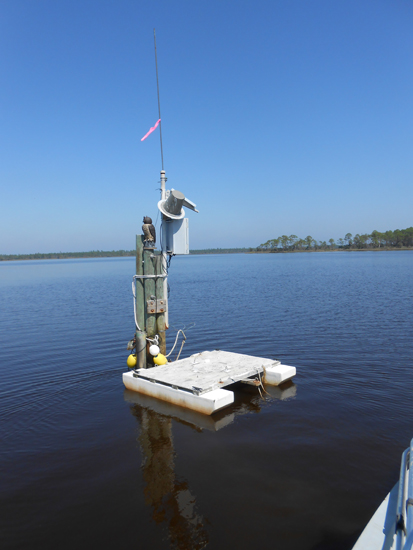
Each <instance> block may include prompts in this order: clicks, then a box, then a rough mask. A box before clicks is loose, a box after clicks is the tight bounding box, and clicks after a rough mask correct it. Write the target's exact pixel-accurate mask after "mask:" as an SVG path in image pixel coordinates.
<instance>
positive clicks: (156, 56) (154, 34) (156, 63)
mask: <svg viewBox="0 0 413 550" xmlns="http://www.w3.org/2000/svg"><path fill="white" fill-rule="evenodd" d="M153 41H154V44H155V66H156V88H157V90H158V113H159V120H160V122H159V136H160V138H161V161H162V170H163V149H162V119H161V100H160V98H159V77H158V55H157V52H156V33H155V29H153ZM162 198H164V197H162Z"/></svg>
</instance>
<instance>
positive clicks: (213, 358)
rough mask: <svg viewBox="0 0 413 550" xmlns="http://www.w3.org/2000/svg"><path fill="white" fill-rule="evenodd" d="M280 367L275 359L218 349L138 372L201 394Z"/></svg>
mask: <svg viewBox="0 0 413 550" xmlns="http://www.w3.org/2000/svg"><path fill="white" fill-rule="evenodd" d="M278 364H279V361H275V360H274V359H263V358H261V357H253V356H251V355H243V354H240V353H232V352H228V351H220V350H215V351H204V352H202V353H197V354H195V355H192V356H191V357H188V358H186V359H180V360H179V361H176V362H174V363H168V364H167V365H162V366H160V367H154V368H152V369H140V370H138V371H136V372H137V374H138V375H139V378H143V379H146V380H150V381H152V382H156V383H158V384H164V385H167V386H171V387H172V388H176V389H181V390H185V391H188V392H191V393H193V394H195V395H202V394H204V393H206V392H209V391H212V390H215V389H217V388H222V387H224V386H228V385H230V384H233V383H234V382H238V381H239V380H243V379H245V378H249V377H251V376H254V375H256V374H258V373H262V372H264V368H267V367H273V366H276V365H278Z"/></svg>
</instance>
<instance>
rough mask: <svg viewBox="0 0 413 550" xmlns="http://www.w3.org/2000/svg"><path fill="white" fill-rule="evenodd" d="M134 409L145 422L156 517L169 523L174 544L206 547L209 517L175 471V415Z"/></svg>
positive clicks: (146, 466) (146, 473)
mask: <svg viewBox="0 0 413 550" xmlns="http://www.w3.org/2000/svg"><path fill="white" fill-rule="evenodd" d="M131 393H134V392H131ZM139 397H142V396H140V395H139ZM131 411H132V414H133V415H134V416H135V417H136V418H137V419H138V420H139V423H140V425H141V431H140V436H139V443H140V446H141V450H142V457H143V458H142V471H143V480H144V483H145V488H144V496H145V503H146V505H147V506H149V507H150V508H152V511H153V512H152V519H153V520H154V521H155V522H156V523H157V524H158V525H164V526H166V527H167V529H168V535H169V540H170V544H171V547H172V548H176V549H178V550H188V549H194V550H201V549H202V548H205V546H206V545H207V544H208V540H209V539H208V533H207V532H206V529H205V527H204V524H205V520H204V518H203V517H202V516H201V515H200V514H199V513H198V512H197V509H196V499H195V497H194V495H192V493H191V491H190V490H189V487H188V482H187V481H185V480H179V479H177V477H176V475H175V464H174V455H175V451H174V447H173V439H172V419H171V418H169V417H167V416H165V415H162V414H159V413H157V412H155V411H153V410H151V409H149V408H145V407H143V406H141V405H134V406H133V407H132V408H131Z"/></svg>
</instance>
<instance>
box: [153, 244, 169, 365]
mask: <svg viewBox="0 0 413 550" xmlns="http://www.w3.org/2000/svg"><path fill="white" fill-rule="evenodd" d="M155 260H156V261H155V273H156V274H157V275H161V277H158V278H157V279H156V283H155V294H156V298H157V300H160V301H164V302H165V308H162V307H158V312H157V314H156V328H157V332H158V335H159V349H160V350H161V353H162V354H163V355H166V335H165V330H166V323H165V314H166V308H167V296H164V277H162V275H164V273H163V261H162V255H161V254H158V255H157V256H156V257H155ZM158 303H159V302H158Z"/></svg>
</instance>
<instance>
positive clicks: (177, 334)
mask: <svg viewBox="0 0 413 550" xmlns="http://www.w3.org/2000/svg"><path fill="white" fill-rule="evenodd" d="M180 332H182V336H183V337H184V339H183V344H182V346H181V349H180V350H179V354H178V357H179V355H180V353H181V351H182V348H183V345H184V343H185V340H186V336H185V333H184V331H183V330H182V329H181V328H180V329H179V330H178V332H177V333H176V338H175V343H174V345H173V347H172V349H171V351H170V352H169V353H168V355H167V356H166V357H169V356H170V355H171V353H172V352H173V350H174V349H175V346H176V343H177V342H178V336H179V333H180ZM177 360H178V359H176V361H177Z"/></svg>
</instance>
